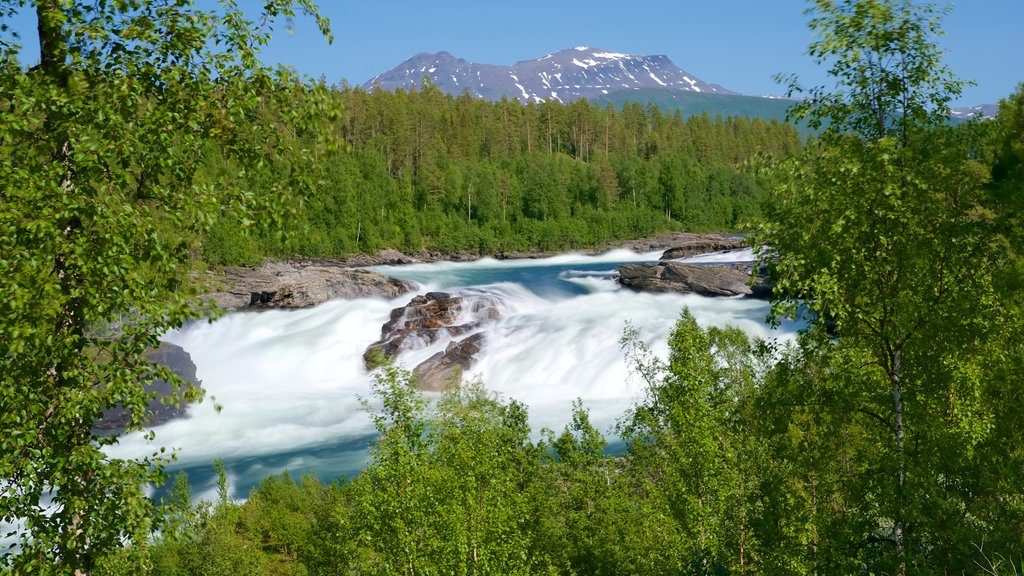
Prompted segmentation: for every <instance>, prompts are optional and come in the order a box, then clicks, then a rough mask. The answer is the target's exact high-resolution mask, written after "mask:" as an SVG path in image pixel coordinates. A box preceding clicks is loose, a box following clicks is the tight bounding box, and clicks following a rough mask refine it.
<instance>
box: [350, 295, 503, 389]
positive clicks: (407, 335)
mask: <svg viewBox="0 0 1024 576" xmlns="http://www.w3.org/2000/svg"><path fill="white" fill-rule="evenodd" d="M500 314H501V311H500V306H499V302H498V300H497V298H495V297H494V296H491V295H487V294H473V293H466V294H449V293H447V292H427V293H426V294H421V295H418V296H416V297H414V298H413V299H412V300H411V301H410V302H409V303H408V304H407V305H405V306H402V307H401V308H395V309H394V310H392V311H391V318H390V320H389V321H388V322H387V323H386V324H384V326H383V327H382V328H381V337H380V340H378V341H376V342H374V343H373V344H370V346H369V347H368V348H367V349H366V352H365V353H364V354H363V360H364V361H365V363H366V367H367V369H373V368H374V367H376V366H377V365H378V364H379V363H380V362H382V361H387V360H392V359H394V358H396V357H397V356H398V354H399V353H400V352H402V351H405V350H416V349H420V348H425V347H427V346H430V345H431V344H433V343H435V342H437V341H438V340H440V339H441V338H442V337H451V338H452V341H451V343H449V344H448V347H447V349H445V350H444V351H443V352H438V353H437V354H435V355H434V356H432V357H430V358H429V359H427V360H426V361H424V362H422V363H421V364H419V365H418V366H416V367H415V368H414V369H413V373H414V374H415V375H416V376H417V377H418V378H419V384H420V387H421V388H423V389H424V390H433V391H440V390H443V389H444V388H445V387H446V386H447V385H448V384H449V383H450V382H451V381H452V380H453V379H454V378H456V377H457V375H458V374H459V373H460V372H461V371H465V370H468V369H469V368H470V367H471V366H472V365H473V362H474V361H475V360H476V355H477V354H478V353H479V352H480V349H481V347H482V346H483V344H484V335H483V334H482V333H480V332H476V333H475V334H471V333H472V332H474V331H476V330H477V329H479V328H480V327H481V326H482V325H483V323H484V322H487V321H490V320H493V319H495V318H497V317H498V316H499V315H500ZM463 336H464V337H463ZM459 337H463V338H461V339H457V338H459Z"/></svg>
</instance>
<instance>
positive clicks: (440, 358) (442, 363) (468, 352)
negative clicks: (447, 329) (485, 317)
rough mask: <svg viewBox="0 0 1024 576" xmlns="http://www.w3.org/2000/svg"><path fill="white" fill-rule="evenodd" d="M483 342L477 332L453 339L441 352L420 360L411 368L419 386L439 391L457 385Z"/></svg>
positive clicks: (471, 364)
mask: <svg viewBox="0 0 1024 576" xmlns="http://www.w3.org/2000/svg"><path fill="white" fill-rule="evenodd" d="M483 344H484V335H483V333H481V332H478V333H476V334H473V335H472V336H467V337H466V338H463V339H462V340H459V341H454V340H453V341H452V342H451V343H449V344H448V347H447V348H445V349H444V351H443V352H438V353H437V354H434V355H433V356H431V357H430V358H428V359H426V360H425V361H423V362H421V363H420V364H419V366H416V368H414V369H413V374H415V375H416V377H417V379H418V381H419V385H420V388H422V389H423V390H429V391H432V392H441V391H443V390H444V389H445V388H447V387H449V386H452V385H457V384H458V383H459V380H460V379H461V376H462V374H463V373H464V372H465V371H467V370H469V369H470V368H471V367H472V366H473V363H474V362H475V361H476V356H477V354H479V353H480V350H481V348H482V347H483Z"/></svg>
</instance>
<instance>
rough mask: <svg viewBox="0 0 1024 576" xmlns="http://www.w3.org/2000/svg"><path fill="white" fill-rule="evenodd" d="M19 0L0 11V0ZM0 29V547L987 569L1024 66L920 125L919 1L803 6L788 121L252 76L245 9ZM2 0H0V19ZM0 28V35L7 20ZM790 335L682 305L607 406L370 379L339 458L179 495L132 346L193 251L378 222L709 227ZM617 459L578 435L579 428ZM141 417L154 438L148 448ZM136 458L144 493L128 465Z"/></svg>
mask: <svg viewBox="0 0 1024 576" xmlns="http://www.w3.org/2000/svg"><path fill="white" fill-rule="evenodd" d="M19 6H20V3H19V2H0V18H5V17H7V16H10V15H11V14H13V13H14V10H15V9H16V8H18V7H19ZM35 6H36V12H37V15H38V18H39V27H38V34H39V40H40V47H41V51H42V53H41V57H40V63H39V64H38V65H36V66H33V67H30V68H27V67H24V66H22V64H21V63H20V62H19V61H18V50H17V47H18V39H17V38H12V37H10V36H8V35H6V34H5V35H0V52H2V55H3V56H2V62H0V109H2V114H3V121H2V122H0V200H2V202H0V255H2V256H0V289H2V291H3V293H4V294H5V297H4V298H3V299H0V382H2V384H0V424H2V430H3V434H2V435H0V527H2V529H3V531H4V532H5V534H4V535H3V536H4V538H5V540H4V542H10V544H9V545H8V547H7V548H6V549H5V550H4V551H3V556H2V559H0V574H12V575H13V574H18V575H21V574H97V575H102V574H107V575H127V574H154V575H157V574H160V575H162V574H168V575H193V574H194V575H200V574H202V575H217V574H231V575H242V574H281V575H285V574H290V575H312V574H405V575H412V574H737V575H741V574H898V575H900V576H904V575H907V574H1000V575H1003V574H1020V573H1021V572H1022V570H1024V568H1022V565H1024V437H1022V435H1024V420H1022V418H1024V416H1022V412H1021V411H1020V410H1019V408H1018V398H1019V392H1020V390H1021V388H1022V384H1024V382H1022V376H1021V375H1022V374H1024V344H1022V343H1024V310H1022V302H1024V281H1022V279H1024V215H1022V213H1021V208H1022V207H1024V198H1022V193H1024V85H1022V86H1021V87H1020V88H1019V89H1018V90H1017V91H1016V92H1015V93H1014V94H1011V95H1008V96H1007V97H1006V98H1005V99H1004V100H1003V101H1002V102H1001V103H1000V108H999V112H998V115H997V117H996V118H995V119H994V120H989V121H976V122H969V123H963V124H957V125H951V124H950V123H949V121H948V120H949V118H948V107H949V104H950V102H952V101H954V100H955V99H956V98H957V97H958V96H959V95H960V93H961V91H962V89H963V86H964V83H963V82H962V81H960V80H958V79H957V77H956V76H954V75H953V73H952V72H951V71H950V70H948V69H947V68H946V67H945V66H944V65H943V64H942V49H941V46H940V45H939V44H938V40H939V39H940V38H941V21H942V16H943V14H944V11H943V10H941V9H939V8H936V7H934V6H932V5H928V4H924V5H922V4H918V3H913V2H905V1H902V0H813V1H811V2H809V8H810V10H811V14H812V15H813V18H811V20H810V23H809V26H810V29H811V31H812V33H813V34H814V36H815V38H816V40H815V41H814V42H813V43H812V44H811V45H810V47H809V49H808V54H809V55H810V57H811V58H813V59H814V60H815V62H817V63H818V64H819V65H821V66H823V67H825V68H826V69H827V70H828V72H829V74H830V77H831V79H832V80H833V81H834V83H835V84H834V86H829V87H820V88H809V89H807V88H804V87H802V86H801V85H800V83H799V81H798V79H796V78H789V79H787V80H786V82H787V84H786V85H787V87H788V89H789V91H790V96H792V97H794V98H796V99H797V102H798V103H797V104H796V105H795V106H794V107H793V108H792V109H791V115H792V119H793V120H794V121H799V122H801V123H803V125H806V126H809V127H810V128H811V129H813V130H815V136H814V137H813V138H810V139H806V140H803V139H802V138H801V136H800V135H799V134H798V133H797V131H796V130H795V129H794V128H793V127H792V126H791V125H790V124H787V123H777V122H768V121H760V120H747V119H738V118H728V119H721V118H714V119H712V118H709V117H707V116H699V117H694V118H685V119H684V118H682V117H680V116H679V115H678V114H672V115H665V114H663V113H662V112H660V111H659V110H658V109H657V108H655V107H653V106H642V105H638V104H625V105H623V107H622V108H621V109H616V108H602V107H599V106H595V105H593V104H588V103H584V102H579V103H573V104H568V105H562V104H556V103H543V104H540V105H525V106H524V105H520V104H518V103H516V102H511V101H501V102H484V101H479V100H475V99H472V98H469V97H465V96H463V97H456V98H453V97H450V96H446V95H443V94H441V93H440V92H439V91H438V90H436V89H434V88H433V87H429V86H428V87H426V88H425V89H423V90H422V91H415V92H401V91H400V92H396V93H388V92H370V93H368V92H365V91H362V90H359V89H352V88H349V87H347V86H340V87H332V86H327V85H325V84H324V83H322V82H315V81H311V80H308V79H303V78H299V77H297V76H296V75H295V74H294V73H293V72H291V71H289V70H287V69H279V70H269V69H267V68H265V67H264V66H262V65H261V64H260V63H259V60H258V57H257V56H258V50H259V47H260V46H261V45H262V44H264V43H265V42H266V41H267V39H268V38H269V31H268V30H266V29H265V27H264V26H262V25H261V24H260V23H261V22H266V19H268V18H274V17H293V16H294V17H302V16H305V17H310V18H313V19H315V20H316V21H317V22H318V24H319V26H320V28H321V30H322V32H323V33H324V34H325V35H327V36H329V35H330V24H329V23H328V22H327V21H326V20H324V19H322V18H320V17H319V14H318V13H317V11H316V7H315V6H314V5H313V4H312V2H310V1H308V0H271V1H269V2H267V3H265V6H264V12H263V13H262V14H260V15H257V16H255V17H251V16H250V17H247V16H246V15H245V14H244V13H243V12H242V11H240V10H237V9H230V8H231V5H230V3H229V6H228V8H229V9H227V10H226V11H224V12H214V11H210V12H207V11H203V10H198V9H188V10H185V9H181V6H178V5H177V4H174V3H159V2H141V1H140V2H112V3H105V2H99V3H81V4H78V3H75V4H72V3H59V2H38V3H36V5H35ZM2 22H3V20H2V19H0V23H2ZM4 30H5V29H4ZM740 227H742V229H743V230H745V231H746V232H748V233H749V240H750V243H751V245H752V246H753V247H754V248H755V251H756V252H757V254H758V255H759V256H760V257H761V264H762V265H763V266H764V268H765V270H767V272H768V273H769V274H770V276H771V278H772V279H773V281H774V283H775V291H774V294H773V296H772V317H771V319H772V320H773V321H781V320H782V319H784V318H788V317H794V316H795V317H800V318H802V319H804V320H805V321H806V323H807V328H806V329H805V330H804V331H803V332H802V333H801V335H800V337H799V338H798V339H797V340H796V341H795V342H793V343H791V344H787V345H782V344H778V343H772V342H764V341H756V340H752V339H751V338H750V337H748V336H747V335H746V334H745V333H743V332H742V331H740V330H739V329H736V328H703V327H701V326H699V325H698V324H697V322H696V321H695V319H694V318H693V316H692V315H690V313H689V312H687V311H685V310H684V311H682V312H681V314H680V316H679V317H678V318H666V319H665V321H666V322H674V326H675V327H674V329H673V331H672V333H671V336H670V338H669V342H668V349H669V354H668V356H667V357H665V358H660V357H658V356H657V355H655V354H653V353H652V352H651V350H650V349H649V348H648V347H647V346H646V345H645V344H644V343H643V342H644V341H643V340H642V338H640V335H639V334H637V333H636V332H635V331H633V330H629V329H627V330H626V332H625V333H624V334H623V336H622V339H621V342H620V347H621V351H622V354H623V355H624V356H625V357H626V358H627V359H628V361H629V362H630V363H631V365H632V366H633V369H634V371H635V373H636V374H637V375H638V376H639V377H640V378H641V379H642V380H643V382H644V384H645V388H644V394H643V395H642V397H640V398H639V399H638V400H637V401H636V403H635V404H634V405H632V406H630V407H628V408H627V409H626V410H625V411H624V413H623V415H622V417H621V419H620V420H619V423H618V425H617V426H616V428H615V429H614V430H609V431H602V430H598V429H596V428H595V427H594V426H593V425H592V424H591V423H590V419H589V413H588V409H587V406H586V405H585V404H584V403H583V402H582V401H578V402H577V403H576V405H575V406H574V410H573V413H572V417H571V423H570V424H568V425H567V426H565V428H564V429H563V430H532V429H531V428H530V426H529V424H528V408H527V407H526V406H524V405H523V404H521V403H519V402H516V401H514V400H510V399H507V398H503V397H500V396H498V395H496V394H494V393H492V392H490V391H488V389H487V383H486V382H480V381H469V382H463V383H461V384H459V385H453V386H452V387H451V388H450V389H449V390H447V391H446V392H444V393H443V394H440V395H427V394H425V393H423V392H422V391H420V390H419V388H418V386H417V384H416V382H415V379H414V378H413V377H412V375H411V374H410V373H409V372H408V371H406V370H404V369H403V368H402V367H401V366H394V365H385V366H383V367H381V368H379V369H378V370H377V372H376V373H375V376H374V382H375V384H374V387H373V396H374V398H373V399H372V400H373V402H372V403H371V402H370V401H367V403H366V410H367V411H368V413H369V415H370V418H371V420H372V422H373V425H374V427H375V429H376V431H377V433H378V436H377V439H376V440H375V441H374V442H373V444H372V446H371V458H370V461H369V463H368V464H367V466H366V468H365V469H364V470H363V471H362V472H361V473H360V474H358V475H356V476H354V477H351V478H315V477H304V478H292V477H290V476H289V475H288V474H283V475H278V476H271V477H268V478H266V479H265V480H264V481H263V482H262V483H261V485H260V486H259V487H258V488H257V489H255V490H253V491H252V492H251V493H250V494H249V495H248V497H247V498H246V499H245V500H244V501H233V500H231V499H230V498H229V497H228V495H229V485H228V483H229V479H228V476H227V474H226V473H225V471H224V469H223V466H221V465H218V467H217V472H218V474H219V477H220V484H219V489H218V498H217V499H216V501H212V502H210V501H198V502H197V501H196V500H195V499H194V497H193V495H192V493H191V490H190V487H189V479H188V478H187V476H184V475H178V476H175V477H174V478H173V479H171V478H168V475H167V474H166V472H165V469H166V467H167V465H168V464H169V463H170V462H171V460H172V458H173V454H172V453H171V452H170V451H167V450H164V449H157V450H155V451H154V453H153V455H152V456H151V457H148V458H144V459H139V460H120V459H115V458H110V457H108V456H106V454H105V453H104V451H103V448H104V446H106V445H109V444H112V443H115V442H116V441H117V438H118V436H117V435H116V434H115V435H113V436H109V435H98V434H96V433H95V432H94V431H93V430H92V424H93V422H94V421H95V420H96V419H98V418H99V417H100V415H101V414H102V411H103V410H104V409H108V408H110V407H113V406H122V407H125V408H126V409H128V410H129V411H130V413H131V414H132V418H131V420H130V422H129V424H128V428H127V430H126V432H130V431H137V430H143V429H144V427H145V407H146V402H147V401H149V400H151V399H152V397H151V394H150V393H149V392H147V390H146V389H145V387H144V386H143V384H144V383H147V382H152V381H153V380H155V379H164V380H167V381H170V382H176V383H177V384H178V385H179V386H180V387H181V388H182V390H183V392H184V394H185V399H186V400H190V401H197V400H199V399H200V398H201V396H202V394H201V391H199V390H198V389H196V388H195V387H194V386H191V385H189V384H188V383H186V382H183V381H181V380H180V378H178V377H177V376H175V375H174V374H173V373H171V372H170V370H169V369H167V368H165V367H161V366H159V365H155V364H153V363H151V362H150V361H148V360H147V359H146V356H145V352H146V350H147V349H149V348H152V347H153V346H155V344H156V343H157V342H158V340H159V337H160V336H161V335H162V334H164V333H165V332H166V331H167V330H169V329H173V328H177V327H180V326H181V325H182V324H184V323H185V322H186V321H188V320H190V319H194V318H197V317H200V316H202V315H203V314H206V312H207V310H206V309H205V308H203V303H202V302H201V301H199V299H198V297H197V295H198V294H200V293H201V291H202V289H203V286H201V285H200V281H199V279H200V278H202V277H203V276H202V274H201V272H202V271H204V270H206V269H209V268H215V267H218V266H224V265H231V264H250V263H255V262H258V261H259V260H261V259H263V258H285V257H300V256H301V257H337V256H342V255H347V254H352V253H360V252H363V253H372V252H374V251H376V250H378V249H381V248H396V249H401V250H405V251H409V252H416V251H419V250H434V251H438V252H442V253H448V254H454V253H468V254H500V253H502V252H504V251H510V252H512V251H530V250H538V251H554V250H564V249H572V248H578V247H585V246H593V245H601V244H604V243H606V242H611V241H615V240H621V239H625V238H635V237H639V236H644V235H648V234H651V233H654V232H657V231H660V230H682V229H685V230H718V231H725V230H737V229H739V228H740ZM606 434H611V435H614V438H613V440H615V441H621V446H622V448H621V449H615V450H612V449H610V445H611V441H610V440H611V439H610V438H609V437H607V436H606ZM156 440H157V442H159V438H157V439H156ZM165 482H166V483H169V484H170V486H171V490H170V494H169V496H167V497H164V498H160V499H159V500H154V499H152V498H150V497H149V496H148V492H147V491H146V488H145V487H146V486H149V485H151V484H162V483H165Z"/></svg>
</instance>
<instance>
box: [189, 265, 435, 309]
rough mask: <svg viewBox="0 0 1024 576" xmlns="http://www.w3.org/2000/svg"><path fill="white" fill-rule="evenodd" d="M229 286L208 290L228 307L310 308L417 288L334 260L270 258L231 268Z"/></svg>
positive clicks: (405, 291)
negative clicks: (285, 260)
mask: <svg viewBox="0 0 1024 576" xmlns="http://www.w3.org/2000/svg"><path fill="white" fill-rule="evenodd" d="M223 283H224V284H225V285H226V289H225V290H223V291H220V292H215V293H212V294H209V295H208V297H209V298H212V299H213V300H214V302H216V303H217V305H219V306H221V307H223V308H229V309H245V308H309V307H312V306H317V305H319V304H323V303H324V302H327V301H329V300H335V299H338V298H361V297H366V296H382V297H385V298H393V297H395V296H398V295H400V294H405V293H407V292H411V291H413V290H415V289H416V285H415V284H414V283H412V282H408V281H405V280H397V279H395V278H391V277H389V276H385V275H383V274H380V273H377V272H374V271H372V270H367V269H365V268H347V267H345V266H343V265H340V264H337V263H332V262H270V263H267V264H264V265H262V266H260V267H259V268H256V269H252V268H231V269H228V270H227V271H226V273H225V278H224V280H223Z"/></svg>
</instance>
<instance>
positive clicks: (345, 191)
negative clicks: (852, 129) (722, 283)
mask: <svg viewBox="0 0 1024 576" xmlns="http://www.w3.org/2000/svg"><path fill="white" fill-rule="evenodd" d="M330 95H331V99H332V101H333V102H335V103H336V105H337V106H339V107H341V108H343V109H344V110H346V112H347V114H346V116H345V118H344V120H343V121H338V122H335V123H334V125H333V130H335V131H336V133H337V134H339V135H340V136H342V137H343V138H344V140H345V142H346V143H347V145H348V146H347V151H346V153H344V154H330V155H327V156H324V157H322V158H321V159H320V161H321V163H322V164H323V165H324V169H325V174H324V175H323V183H322V184H320V185H319V186H318V188H317V192H316V193H315V194H313V195H311V196H310V197H309V198H307V201H306V202H305V203H304V204H303V206H302V208H301V210H298V211H297V212H296V214H295V218H293V219H291V220H290V221H289V226H288V230H289V231H290V232H292V234H290V237H291V238H292V240H293V242H292V244H290V245H284V244H282V243H281V242H279V241H278V240H276V239H275V238H272V237H255V238H254V237H251V236H250V237H243V236H242V235H241V234H240V233H238V232H237V231H235V230H234V229H233V228H231V227H228V226H220V225H218V226H215V227H214V228H213V230H212V231H211V233H210V235H208V236H207V237H206V239H205V241H204V246H203V250H204V252H203V256H204V259H205V260H206V261H208V262H209V263H211V264H215V265H221V264H237V263H252V262H255V261H258V260H259V259H260V258H262V257H263V256H278V257H286V256H293V255H297V256H303V257H311V256H319V257H338V256H343V255H347V254H351V253H355V252H363V253H373V252H376V251H377V250H380V249H382V248H395V249H401V250H404V251H407V252H413V253H414V252H417V251H419V250H423V249H427V250H433V251H440V252H444V253H457V252H466V253H472V254H488V255H491V254H501V253H508V252H519V251H538V250H539V251H555V250H573V249H579V248H583V247H591V246H599V245H602V244H603V243H606V242H609V241H613V240H617V239H624V238H635V237H640V236H645V235H651V234H654V233H655V232H658V231H661V230H673V229H687V230H726V229H736V228H738V227H739V226H740V225H741V224H742V223H743V222H746V221H748V220H749V219H751V218H753V217H755V216H756V215H757V214H759V211H760V203H761V199H762V197H763V191H764V190H765V185H764V183H763V181H762V179H761V178H760V177H759V176H758V174H759V172H758V171H756V170H755V167H756V166H758V165H761V164H767V163H770V162H772V161H774V160H775V159H779V158H784V157H787V156H789V155H791V154H793V153H794V152H795V151H796V150H797V149H798V148H799V145H800V141H799V137H798V135H797V133H796V131H795V130H794V129H793V128H792V127H791V126H789V125H786V124H783V123H779V122H775V121H765V120H760V119H753V120H751V119H745V118H720V117H719V118H711V117H710V116H707V115H704V116H698V117H694V118H690V119H687V120H684V119H683V118H682V117H681V116H680V115H678V114H676V115H668V114H665V113H662V112H661V111H659V110H658V109H657V108H653V107H647V108H644V107H642V106H639V105H635V104H630V105H626V106H625V107H624V108H623V110H622V111H618V110H616V109H613V108H610V107H609V108H599V107H597V106H595V105H592V104H588V103H587V102H574V103H572V104H568V105H563V104H561V103H558V102H546V103H543V104H541V105H537V104H526V105H523V104H520V103H518V102H511V101H507V100H506V101H501V102H487V101H483V100H478V99H473V98H470V97H467V96H462V97H458V98H454V97H452V96H449V95H446V94H442V93H441V92H440V91H439V90H438V89H437V88H436V87H434V86H431V85H427V86H426V87H424V89H423V90H422V91H411V92H406V91H403V90H399V91H396V92H387V91H374V92H369V93H367V92H364V91H363V90H361V89H358V88H356V89H352V88H348V87H341V88H332V89H331V90H330ZM296 137H297V138H298V139H299V141H300V142H303V141H304V139H305V138H308V137H309V136H299V135H296ZM220 165H221V164H220V163H219V162H211V163H210V165H209V167H208V170H210V171H213V172H215V171H219V170H220V169H221V168H220ZM253 185H256V186H258V185H259V183H253Z"/></svg>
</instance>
